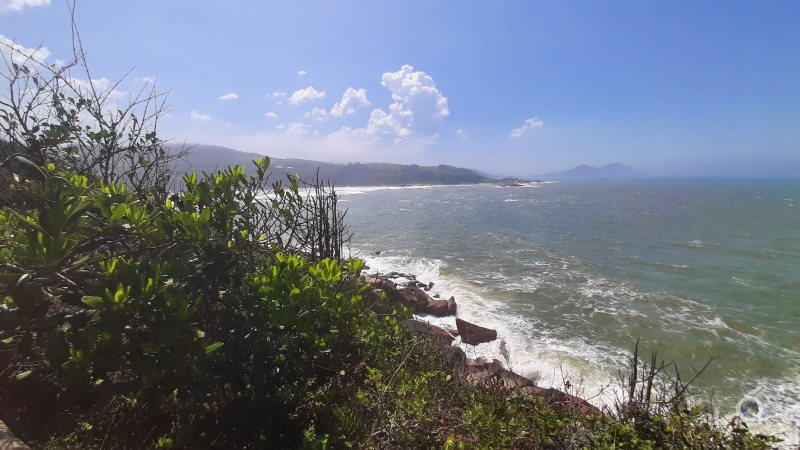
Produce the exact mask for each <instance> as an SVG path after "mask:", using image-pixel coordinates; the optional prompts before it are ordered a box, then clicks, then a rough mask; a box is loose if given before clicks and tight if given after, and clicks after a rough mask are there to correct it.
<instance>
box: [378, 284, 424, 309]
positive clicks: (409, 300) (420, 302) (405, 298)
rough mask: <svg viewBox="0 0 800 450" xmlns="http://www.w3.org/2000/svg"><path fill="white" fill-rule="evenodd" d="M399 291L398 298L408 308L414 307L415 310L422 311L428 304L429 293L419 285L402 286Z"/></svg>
mask: <svg viewBox="0 0 800 450" xmlns="http://www.w3.org/2000/svg"><path fill="white" fill-rule="evenodd" d="M397 293H398V297H397V299H398V300H399V301H400V302H401V303H402V304H404V305H406V306H407V307H408V308H411V309H413V310H414V312H422V309H423V308H424V307H425V305H427V304H428V298H429V297H428V294H426V293H425V291H423V290H422V289H420V288H418V287H406V288H400V289H398V290H397ZM387 294H388V292H387ZM390 297H391V295H390Z"/></svg>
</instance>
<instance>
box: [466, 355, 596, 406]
mask: <svg viewBox="0 0 800 450" xmlns="http://www.w3.org/2000/svg"><path fill="white" fill-rule="evenodd" d="M462 367H463V368H462V369H461V370H462V372H461V374H460V375H461V377H462V378H463V379H465V380H467V381H468V382H470V383H472V384H475V385H480V386H491V387H496V388H501V389H509V390H511V391H513V395H530V396H535V397H542V398H544V399H545V401H547V402H548V403H549V404H551V405H554V406H558V407H561V408H568V409H569V410H570V411H573V412H576V413H578V414H584V415H586V414H600V410H599V409H597V408H596V407H594V406H592V405H591V404H590V403H589V402H587V401H586V400H584V399H582V398H580V397H576V396H574V395H571V394H567V393H566V392H562V391H559V390H558V389H554V388H541V387H538V386H536V383H535V382H534V381H533V380H530V379H528V378H525V377H523V376H522V375H518V374H516V373H514V372H512V371H510V370H508V369H505V368H503V365H502V363H501V362H500V361H499V360H497V359H493V360H491V361H487V360H485V359H483V358H478V359H466V360H465V362H464V364H463V366H462Z"/></svg>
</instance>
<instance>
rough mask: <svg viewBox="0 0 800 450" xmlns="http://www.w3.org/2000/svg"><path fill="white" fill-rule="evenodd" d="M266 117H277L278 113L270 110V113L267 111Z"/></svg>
mask: <svg viewBox="0 0 800 450" xmlns="http://www.w3.org/2000/svg"><path fill="white" fill-rule="evenodd" d="M264 117H266V118H267V119H277V118H278V115H277V114H275V113H274V112H272V111H270V112H268V113H265V114H264Z"/></svg>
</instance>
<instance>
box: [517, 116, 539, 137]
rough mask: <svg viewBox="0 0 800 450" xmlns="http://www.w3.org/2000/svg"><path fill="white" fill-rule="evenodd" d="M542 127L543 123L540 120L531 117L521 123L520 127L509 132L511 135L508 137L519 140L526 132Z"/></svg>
mask: <svg viewBox="0 0 800 450" xmlns="http://www.w3.org/2000/svg"><path fill="white" fill-rule="evenodd" d="M543 126H544V122H543V121H542V120H541V119H539V118H538V117H533V118H530V119H528V120H526V121H525V122H523V123H522V126H521V127H519V128H514V129H513V130H511V134H510V135H509V137H510V138H512V139H519V138H521V137H522V135H523V134H525V132H526V131H528V130H532V129H535V128H542V127H543Z"/></svg>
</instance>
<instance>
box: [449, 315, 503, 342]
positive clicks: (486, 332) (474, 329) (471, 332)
mask: <svg viewBox="0 0 800 450" xmlns="http://www.w3.org/2000/svg"><path fill="white" fill-rule="evenodd" d="M456 328H458V334H459V335H460V336H461V341H462V342H464V343H465V344H470V345H478V344H482V343H484V342H491V341H493V340H495V339H497V330H492V329H491V328H484V327H482V326H479V325H475V324H474V323H470V322H467V321H466V320H461V319H459V318H456Z"/></svg>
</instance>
